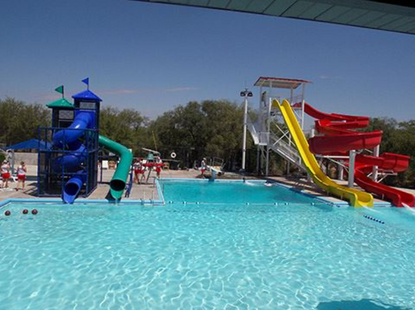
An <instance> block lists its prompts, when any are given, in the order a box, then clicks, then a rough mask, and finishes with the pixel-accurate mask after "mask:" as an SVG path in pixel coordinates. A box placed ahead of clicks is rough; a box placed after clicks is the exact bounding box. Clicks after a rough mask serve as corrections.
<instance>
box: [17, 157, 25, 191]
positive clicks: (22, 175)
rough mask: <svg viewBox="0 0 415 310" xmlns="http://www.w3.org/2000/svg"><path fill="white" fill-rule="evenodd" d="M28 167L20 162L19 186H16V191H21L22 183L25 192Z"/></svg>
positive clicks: (18, 171)
mask: <svg viewBox="0 0 415 310" xmlns="http://www.w3.org/2000/svg"><path fill="white" fill-rule="evenodd" d="M26 172H27V169H26V165H25V163H24V161H21V162H20V166H19V167H18V168H17V186H16V190H17V191H18V190H19V185H20V183H22V190H24V185H25V181H26Z"/></svg>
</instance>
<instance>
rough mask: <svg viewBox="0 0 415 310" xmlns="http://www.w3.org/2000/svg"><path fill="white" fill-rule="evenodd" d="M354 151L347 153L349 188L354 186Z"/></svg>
mask: <svg viewBox="0 0 415 310" xmlns="http://www.w3.org/2000/svg"><path fill="white" fill-rule="evenodd" d="M355 159H356V151H355V150H350V151H349V183H348V186H349V187H353V184H354V167H355Z"/></svg>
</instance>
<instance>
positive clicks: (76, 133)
mask: <svg viewBox="0 0 415 310" xmlns="http://www.w3.org/2000/svg"><path fill="white" fill-rule="evenodd" d="M91 122H92V117H91V114H90V113H88V112H80V113H79V114H78V115H77V116H76V117H75V119H74V121H73V123H72V124H71V125H70V126H69V127H68V128H67V129H63V130H60V131H58V132H56V133H55V134H54V135H53V138H52V140H53V144H54V145H55V146H56V147H59V148H63V147H66V148H67V149H68V150H70V151H72V152H71V153H69V154H67V155H63V156H60V157H58V158H56V160H55V161H54V163H53V166H54V170H55V171H59V170H60V169H62V167H64V168H65V170H66V171H68V172H75V173H76V174H75V175H74V176H73V177H72V178H71V179H69V181H68V182H66V184H65V186H64V189H63V192H62V200H63V201H64V202H65V203H69V204H71V203H73V202H74V201H75V199H76V197H77V196H78V194H79V192H80V190H81V188H82V185H83V184H84V183H85V181H86V180H85V176H84V173H83V172H84V170H83V169H82V163H83V162H84V161H85V159H86V157H87V155H88V152H87V149H86V147H85V145H83V144H82V143H81V142H80V141H79V138H81V137H82V136H83V135H84V133H85V130H86V129H87V128H89V127H90V125H91ZM98 143H99V144H100V145H102V146H103V147H105V148H107V149H108V150H109V151H111V152H113V153H115V154H117V155H119V156H120V162H119V164H118V166H117V169H116V170H115V173H114V176H113V178H112V179H111V182H110V195H111V197H112V199H113V200H119V199H121V196H122V194H123V192H124V189H125V185H126V180H127V177H128V173H129V171H130V167H131V162H132V154H131V152H130V151H129V150H128V149H127V148H126V147H125V146H123V145H121V144H119V143H117V142H114V141H112V140H110V139H108V138H105V137H103V136H99V138H98Z"/></svg>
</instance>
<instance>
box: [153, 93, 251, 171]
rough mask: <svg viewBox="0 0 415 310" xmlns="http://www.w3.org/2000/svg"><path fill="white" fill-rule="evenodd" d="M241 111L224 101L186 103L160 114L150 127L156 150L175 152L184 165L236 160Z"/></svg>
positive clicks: (238, 152)
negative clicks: (155, 140) (194, 162)
mask: <svg viewBox="0 0 415 310" xmlns="http://www.w3.org/2000/svg"><path fill="white" fill-rule="evenodd" d="M242 126H243V109H242V108H241V107H239V106H237V105H236V104H234V103H232V102H229V101H226V100H219V101H212V100H206V101H203V102H201V103H198V102H194V101H192V102H189V103H188V104H187V105H185V106H179V107H177V108H175V109H174V110H173V111H169V112H166V113H164V114H163V115H162V116H160V117H159V118H157V119H156V120H155V121H154V122H153V124H152V125H151V130H152V131H153V132H154V133H155V135H156V137H157V141H158V145H159V148H160V150H161V151H162V152H164V153H166V154H170V152H172V151H175V152H176V153H177V154H178V155H179V156H180V159H181V160H183V161H184V164H185V165H186V166H191V165H192V162H193V161H194V160H200V159H201V158H202V157H210V158H213V157H220V158H222V159H224V160H225V161H226V162H227V163H232V162H233V161H236V160H238V161H240V157H241V148H242Z"/></svg>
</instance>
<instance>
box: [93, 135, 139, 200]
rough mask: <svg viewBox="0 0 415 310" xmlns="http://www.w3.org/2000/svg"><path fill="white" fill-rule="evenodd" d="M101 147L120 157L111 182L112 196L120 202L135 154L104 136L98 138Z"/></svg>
mask: <svg viewBox="0 0 415 310" xmlns="http://www.w3.org/2000/svg"><path fill="white" fill-rule="evenodd" d="M98 143H99V145H101V146H103V147H105V148H106V149H107V150H109V151H110V152H112V153H114V154H117V155H118V156H120V161H119V163H118V165H117V169H116V170H115V173H114V175H113V177H112V179H111V182H110V195H111V197H112V198H113V199H114V200H120V199H121V196H122V194H123V192H124V189H125V186H126V183H127V178H128V175H129V173H130V169H131V164H132V161H133V154H132V153H131V152H130V150H129V149H127V148H126V147H125V146H123V145H121V144H119V143H117V142H115V141H112V140H111V139H108V138H106V137H103V136H99V138H98Z"/></svg>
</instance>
